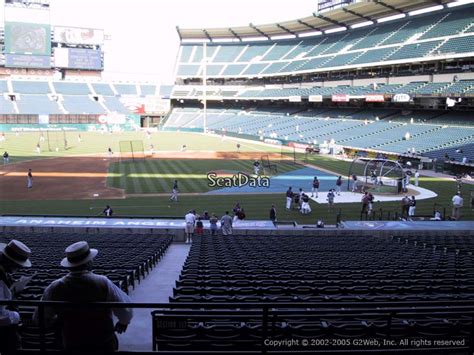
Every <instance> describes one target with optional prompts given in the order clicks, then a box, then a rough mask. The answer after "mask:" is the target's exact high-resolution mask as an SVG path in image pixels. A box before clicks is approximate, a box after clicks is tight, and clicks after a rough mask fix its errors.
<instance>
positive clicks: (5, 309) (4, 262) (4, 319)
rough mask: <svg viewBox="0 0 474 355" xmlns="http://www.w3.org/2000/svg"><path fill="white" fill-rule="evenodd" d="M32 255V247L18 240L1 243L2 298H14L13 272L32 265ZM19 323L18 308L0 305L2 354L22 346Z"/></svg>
mask: <svg viewBox="0 0 474 355" xmlns="http://www.w3.org/2000/svg"><path fill="white" fill-rule="evenodd" d="M30 255H31V250H30V248H28V247H27V246H26V245H25V244H23V243H22V242H20V241H18V240H15V239H13V240H11V241H10V242H9V243H8V244H3V243H0V300H7V301H10V300H12V299H13V298H14V296H15V295H14V292H13V291H15V290H14V287H13V290H12V286H14V282H13V279H12V277H11V274H12V273H13V272H15V271H16V270H17V269H19V268H22V267H23V268H29V267H31V262H30V260H29V257H30ZM19 323H20V314H19V313H18V312H17V311H16V310H13V309H11V307H9V306H5V305H0V354H16V350H17V349H19V348H20V345H21V338H20V335H19V332H18V325H19Z"/></svg>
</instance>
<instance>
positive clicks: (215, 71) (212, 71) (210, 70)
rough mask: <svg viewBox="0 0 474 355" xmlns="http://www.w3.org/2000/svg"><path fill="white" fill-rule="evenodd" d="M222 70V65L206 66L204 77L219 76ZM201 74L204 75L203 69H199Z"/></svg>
mask: <svg viewBox="0 0 474 355" xmlns="http://www.w3.org/2000/svg"><path fill="white" fill-rule="evenodd" d="M222 68H224V65H223V64H208V65H207V66H206V75H219V74H220V72H221V70H222ZM201 74H204V67H202V68H201Z"/></svg>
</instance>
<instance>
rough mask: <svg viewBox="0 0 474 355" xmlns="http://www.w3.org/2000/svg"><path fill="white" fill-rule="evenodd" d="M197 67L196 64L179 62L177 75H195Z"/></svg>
mask: <svg viewBox="0 0 474 355" xmlns="http://www.w3.org/2000/svg"><path fill="white" fill-rule="evenodd" d="M199 67H200V66H199V65H198V64H181V65H180V66H179V67H178V75H188V76H197V75H198V71H199Z"/></svg>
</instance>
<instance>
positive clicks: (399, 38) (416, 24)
mask: <svg viewBox="0 0 474 355" xmlns="http://www.w3.org/2000/svg"><path fill="white" fill-rule="evenodd" d="M445 16H446V13H434V14H433V13H432V14H427V15H424V16H420V17H415V18H408V20H404V21H403V22H405V26H403V27H402V28H401V29H399V30H398V31H397V32H395V33H394V34H393V35H392V36H391V37H390V38H388V39H387V40H386V41H384V42H383V45H388V44H395V43H402V42H405V41H407V40H408V39H410V38H412V37H413V36H415V35H417V34H421V33H423V32H425V31H426V30H427V29H429V28H430V27H431V26H433V25H434V24H435V23H436V22H438V21H440V20H441V19H442V18H444V17H445Z"/></svg>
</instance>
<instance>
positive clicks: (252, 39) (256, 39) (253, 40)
mask: <svg viewBox="0 0 474 355" xmlns="http://www.w3.org/2000/svg"><path fill="white" fill-rule="evenodd" d="M257 41H268V38H267V37H243V38H242V42H257Z"/></svg>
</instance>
